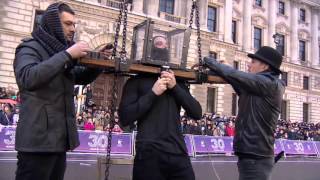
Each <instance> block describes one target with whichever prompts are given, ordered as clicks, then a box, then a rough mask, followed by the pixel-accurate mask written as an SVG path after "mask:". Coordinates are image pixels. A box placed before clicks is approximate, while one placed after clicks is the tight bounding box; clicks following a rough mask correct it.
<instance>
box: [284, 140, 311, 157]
mask: <svg viewBox="0 0 320 180" xmlns="http://www.w3.org/2000/svg"><path fill="white" fill-rule="evenodd" d="M282 144H283V148H284V151H285V153H286V154H305V155H317V150H316V147H315V146H314V142H313V141H294V140H282Z"/></svg>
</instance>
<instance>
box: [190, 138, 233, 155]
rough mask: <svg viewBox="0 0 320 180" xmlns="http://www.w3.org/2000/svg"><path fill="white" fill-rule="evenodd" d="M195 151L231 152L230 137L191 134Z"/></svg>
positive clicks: (200, 152) (202, 152)
mask: <svg viewBox="0 0 320 180" xmlns="http://www.w3.org/2000/svg"><path fill="white" fill-rule="evenodd" d="M193 142H194V150H195V153H199V154H206V153H229V152H232V145H233V143H232V138H231V137H213V136H193Z"/></svg>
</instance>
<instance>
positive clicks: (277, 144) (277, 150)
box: [274, 139, 283, 154]
mask: <svg viewBox="0 0 320 180" xmlns="http://www.w3.org/2000/svg"><path fill="white" fill-rule="evenodd" d="M281 151H283V148H282V144H281V140H280V139H276V141H275V142H274V154H279V153H280V152H281Z"/></svg>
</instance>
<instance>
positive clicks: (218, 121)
mask: <svg viewBox="0 0 320 180" xmlns="http://www.w3.org/2000/svg"><path fill="white" fill-rule="evenodd" d="M85 94H86V95H87V97H86V99H85V103H84V104H83V105H82V106H81V108H80V109H81V111H80V113H78V114H77V117H76V121H77V126H78V129H79V130H100V131H107V130H109V128H110V121H111V111H110V110H109V109H108V107H102V106H96V105H95V103H94V102H93V100H92V92H91V89H90V86H88V88H87V89H86V93H85ZM19 101H20V100H19V93H16V92H14V91H13V90H12V88H10V87H9V88H1V87H0V105H1V106H0V125H4V126H6V125H16V124H17V123H18V121H19ZM114 117H115V125H114V128H113V129H112V131H113V132H115V133H122V132H132V131H134V130H136V124H133V125H132V126H130V127H121V126H120V124H119V116H118V114H117V112H115V114H114ZM235 121H236V117H235V116H223V115H220V114H215V113H206V114H204V115H203V116H202V118H201V119H200V120H194V119H190V118H188V117H187V116H181V121H180V122H181V126H180V127H181V129H180V130H181V132H182V133H183V134H194V135H207V136H230V137H232V136H234V134H235ZM275 137H276V138H283V139H291V140H311V141H320V123H318V124H314V123H305V122H290V121H286V120H281V119H280V120H279V121H278V123H277V127H276V132H275Z"/></svg>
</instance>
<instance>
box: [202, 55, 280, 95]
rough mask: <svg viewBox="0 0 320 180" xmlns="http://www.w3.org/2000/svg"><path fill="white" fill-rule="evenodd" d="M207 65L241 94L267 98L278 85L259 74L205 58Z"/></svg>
mask: <svg viewBox="0 0 320 180" xmlns="http://www.w3.org/2000/svg"><path fill="white" fill-rule="evenodd" d="M205 63H206V66H207V67H209V68H210V70H211V71H213V72H215V73H216V74H217V75H218V76H221V77H222V78H223V79H225V80H226V81H227V82H228V83H230V84H231V85H232V86H233V87H235V88H237V89H238V91H240V92H241V91H242V90H243V91H246V92H250V93H253V94H257V95H264V96H266V95H268V94H269V93H271V92H272V89H273V88H274V85H276V83H274V81H273V80H272V78H269V77H268V76H264V75H262V74H259V73H258V74H253V73H246V72H243V71H239V70H236V69H234V68H232V67H230V66H227V65H224V64H220V63H218V62H217V61H214V60H211V59H210V58H205ZM239 89H240V90H239Z"/></svg>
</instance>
